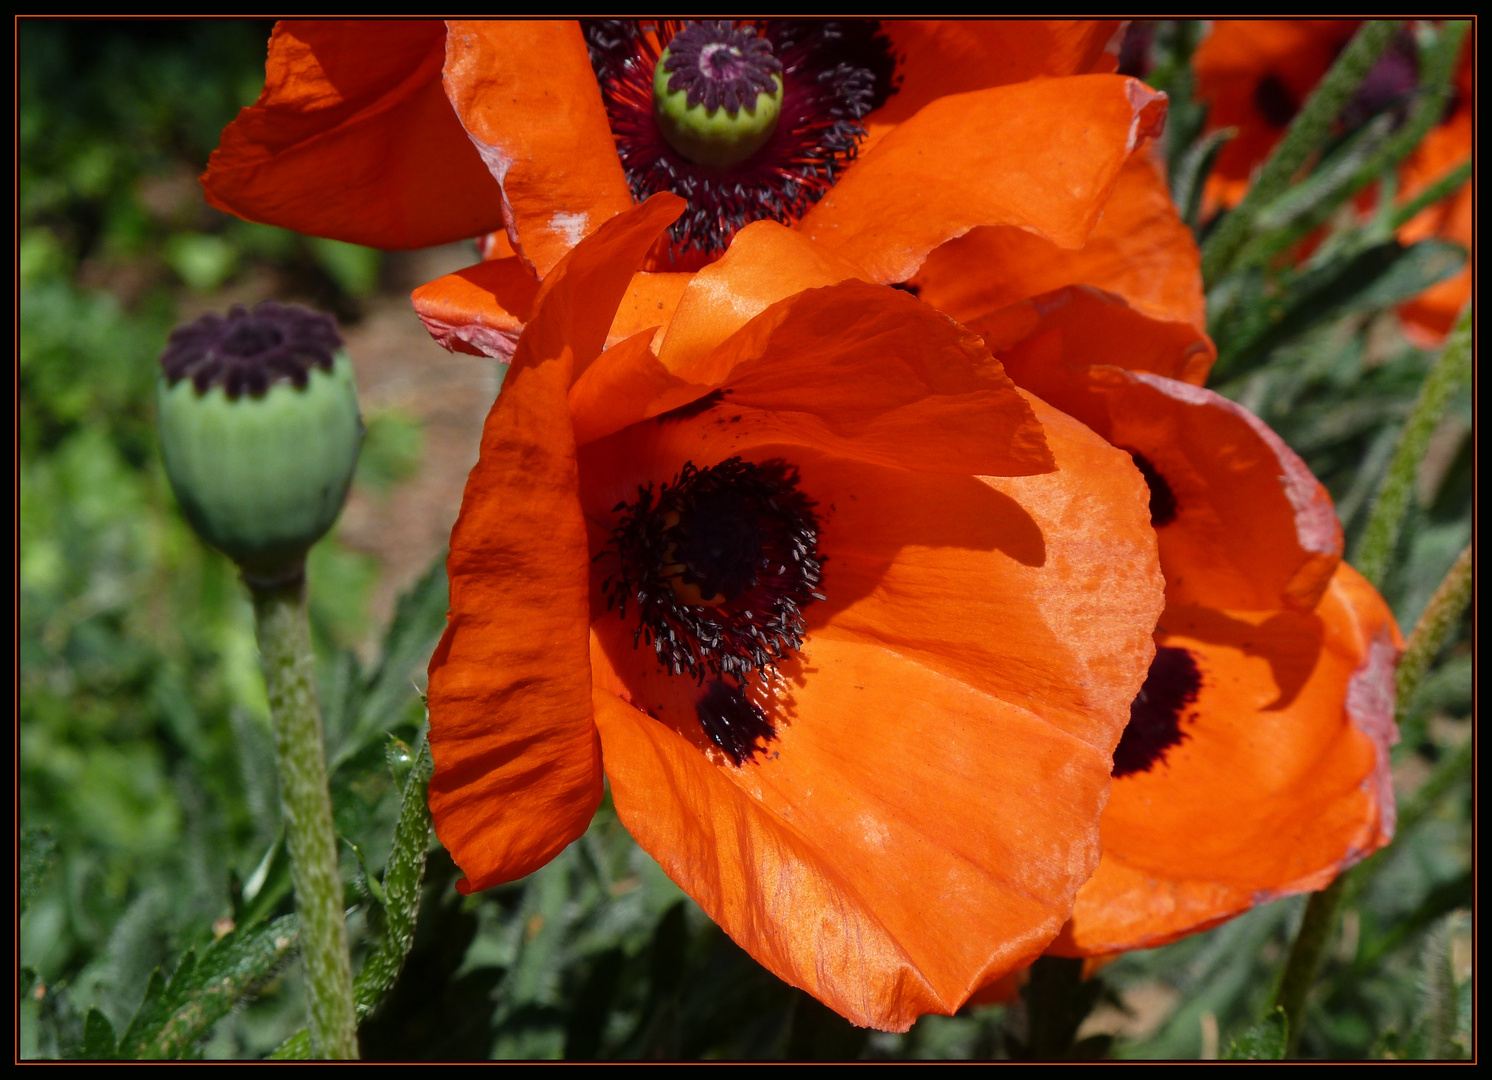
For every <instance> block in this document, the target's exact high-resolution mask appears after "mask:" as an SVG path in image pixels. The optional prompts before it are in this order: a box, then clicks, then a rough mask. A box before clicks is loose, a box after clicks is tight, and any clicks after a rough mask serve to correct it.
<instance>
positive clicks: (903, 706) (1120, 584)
mask: <svg viewBox="0 0 1492 1080" xmlns="http://www.w3.org/2000/svg"><path fill="white" fill-rule="evenodd" d="M1033 407H1035V408H1036V409H1037V410H1038V411H1039V412H1040V414H1041V417H1042V421H1043V423H1045V424H1046V425H1047V426H1048V429H1049V430H1056V431H1059V432H1060V444H1059V445H1060V449H1059V450H1058V462H1059V464H1060V465H1062V466H1063V471H1061V472H1059V473H1053V474H1049V475H1047V476H1040V477H1029V478H1020V479H1012V480H1000V481H988V480H986V481H983V482H981V481H980V480H979V479H976V478H973V477H953V476H927V475H918V474H911V473H907V472H904V471H901V470H893V469H885V468H877V467H874V466H868V465H865V464H863V463H859V462H853V461H846V460H844V459H837V458H834V457H832V456H825V455H823V454H819V453H813V452H805V451H799V452H798V457H797V459H796V460H794V461H793V464H795V465H798V466H800V467H801V470H802V490H803V491H805V492H806V493H810V494H811V495H812V496H813V497H815V498H817V499H818V500H819V502H820V505H821V507H823V508H824V530H825V531H824V536H823V542H822V549H823V551H824V552H825V555H826V557H827V561H826V563H825V566H826V576H825V581H824V588H825V590H826V592H827V594H828V596H829V600H828V601H827V602H825V603H822V604H819V605H815V606H814V607H811V608H809V609H807V612H806V614H807V615H808V616H809V619H810V633H809V638H808V640H807V642H806V643H805V645H804V648H803V650H802V652H801V653H800V654H799V655H798V656H796V657H794V658H793V659H792V660H790V661H787V662H785V663H783V664H782V665H781V671H782V680H783V681H781V682H780V683H777V684H776V685H775V699H774V700H773V701H772V703H771V708H772V711H773V719H774V720H776V721H777V725H776V726H777V731H776V736H775V738H774V739H773V740H772V741H771V742H770V743H769V744H768V745H767V748H766V749H765V750H764V751H763V753H762V754H761V755H760V756H758V757H757V758H756V760H755V761H754V762H751V763H749V764H747V765H745V766H743V767H741V768H734V767H731V766H729V765H727V764H725V763H724V761H723V759H721V758H720V757H719V755H718V753H716V754H713V755H712V753H711V752H710V750H708V749H707V748H706V747H707V745H708V744H704V743H703V740H702V738H701V737H700V736H699V735H698V732H697V731H695V732H694V733H693V735H694V737H692V738H691V737H690V731H689V725H690V724H691V722H692V712H686V713H685V715H682V716H677V717H676V716H674V715H673V713H674V712H675V711H677V708H678V707H679V706H681V705H682V706H683V707H684V708H685V709H688V707H689V706H690V695H691V694H692V693H693V692H694V687H693V685H692V684H691V683H689V682H687V681H686V680H679V679H677V678H672V677H669V676H665V675H662V674H660V673H658V672H657V671H656V662H655V661H654V660H653V658H652V654H651V651H650V650H642V651H639V650H637V649H635V648H634V643H633V639H632V633H631V629H630V627H629V626H628V624H626V623H625V622H624V621H623V620H621V619H619V618H617V616H616V615H615V614H614V613H611V612H598V614H597V620H598V621H597V623H596V624H595V627H594V631H595V634H596V641H597V653H596V654H595V655H596V656H597V659H596V664H597V673H598V679H599V680H600V681H601V682H602V683H603V685H608V686H609V688H610V689H612V690H615V691H619V692H621V693H622V694H624V695H626V697H627V698H628V699H629V701H628V702H627V703H623V702H621V701H618V700H616V699H615V698H611V697H610V695H607V697H608V698H609V700H610V702H611V705H610V707H609V708H603V707H602V706H601V705H600V704H599V703H598V705H597V723H598V726H599V727H600V729H601V738H602V744H603V756H604V759H605V763H606V770H607V776H608V778H609V780H610V783H611V790H612V794H613V798H614V800H615V803H616V806H617V811H618V814H619V815H620V816H621V818H622V820H623V822H624V824H626V826H627V828H628V829H629V830H630V831H631V832H632V833H633V835H634V836H635V837H636V838H637V840H638V842H639V843H640V844H642V846H643V847H644V849H645V850H648V851H649V852H650V853H651V854H653V855H654V857H655V858H657V859H659V861H660V864H661V865H662V866H663V867H664V869H665V870H666V871H667V872H668V873H669V874H670V875H671V876H672V877H674V879H675V880H676V881H678V882H679V883H680V884H681V885H682V886H683V887H684V888H685V889H686V890H687V891H688V892H689V893H690V894H691V895H692V896H694V897H695V898H696V899H697V900H698V901H699V902H700V904H701V906H702V907H704V909H705V910H706V911H707V912H708V913H709V914H710V915H711V917H712V918H714V919H715V920H716V921H717V922H719V923H720V924H721V925H722V927H723V928H724V929H726V931H727V932H728V933H729V934H731V936H732V937H733V938H735V940H737V941H738V942H739V943H740V944H741V945H742V946H743V947H744V948H746V949H747V951H748V952H750V953H751V954H752V955H753V956H755V957H756V958H757V959H758V960H759V961H761V962H762V963H763V964H765V965H766V966H768V967H769V968H770V969H771V970H773V971H774V972H775V973H776V974H778V975H779V976H780V977H782V978H784V979H786V980H787V981H788V982H791V983H793V984H794V985H798V986H802V987H803V988H805V989H807V990H809V991H810V992H811V993H813V994H815V995H816V996H818V997H819V998H820V999H821V1000H824V1001H825V1002H827V1003H828V1004H829V1005H830V1006H831V1007H833V1008H835V1009H836V1010H838V1011H840V1012H841V1013H842V1014H844V1015H845V1016H848V1017H849V1018H850V1019H852V1020H853V1021H854V1022H856V1023H860V1024H869V1025H871V1026H875V1027H880V1028H885V1029H889V1030H904V1029H905V1028H906V1027H907V1025H908V1024H909V1023H910V1022H911V1020H913V1019H914V1018H915V1017H916V1016H917V1015H918V1014H920V1013H923V1012H943V1013H947V1012H951V1011H953V1010H954V1009H955V1008H957V1007H958V1006H959V1005H960V1004H961V1003H962V1002H963V1000H964V999H965V998H966V997H967V996H968V995H969V994H970V993H971V992H972V991H973V990H974V989H975V988H977V987H978V986H981V985H983V984H985V983H987V982H989V981H991V980H993V979H995V978H998V977H999V976H1001V975H1004V974H1006V973H1008V972H1010V971H1013V970H1015V969H1017V968H1019V967H1021V966H1022V965H1024V964H1025V963H1027V962H1028V961H1029V959H1030V957H1031V956H1032V949H1033V948H1036V947H1039V944H1040V942H1042V941H1043V939H1045V938H1046V937H1047V935H1049V934H1051V933H1053V931H1054V929H1055V923H1054V922H1053V916H1054V915H1055V916H1056V918H1057V919H1061V918H1063V917H1064V916H1063V914H1062V913H1063V911H1064V907H1065V904H1066V899H1065V898H1066V897H1067V896H1068V895H1070V893H1069V891H1068V890H1069V889H1070V888H1072V886H1073V884H1074V883H1076V882H1080V881H1082V880H1083V879H1084V878H1085V876H1086V874H1087V872H1088V871H1087V867H1088V866H1089V865H1090V864H1091V860H1092V859H1093V858H1094V855H1095V849H1094V848H1093V847H1092V846H1091V844H1090V841H1089V840H1088V839H1087V837H1086V835H1085V833H1086V826H1085V825H1084V822H1086V821H1087V820H1088V815H1090V814H1092V813H1093V812H1094V811H1095V810H1096V809H1097V808H1098V807H1100V806H1101V804H1102V802H1103V789H1104V788H1105V787H1106V786H1107V784H1108V780H1107V772H1108V768H1109V765H1108V761H1109V752H1110V749H1111V748H1112V746H1113V744H1114V743H1115V742H1116V741H1117V739H1118V735H1119V732H1120V730H1121V729H1122V727H1123V725H1124V723H1125V722H1126V720H1127V719H1128V707H1129V701H1130V699H1131V698H1132V696H1133V693H1134V691H1135V690H1136V689H1137V688H1138V686H1139V683H1140V681H1141V680H1142V678H1143V676H1144V671H1145V670H1146V669H1147V668H1148V666H1149V661H1150V656H1151V653H1152V651H1153V647H1152V643H1151V640H1150V634H1149V628H1150V627H1151V626H1152V625H1153V622H1152V620H1153V619H1154V618H1155V617H1156V613H1157V611H1158V608H1159V606H1160V592H1161V582H1160V578H1159V575H1158V573H1157V572H1156V569H1155V564H1154V562H1153V558H1154V555H1153V551H1154V548H1153V544H1154V539H1153V533H1152V532H1151V530H1150V529H1149V526H1148V522H1147V520H1146V516H1145V513H1144V500H1143V487H1142V482H1141V481H1140V479H1139V477H1138V475H1136V474H1135V473H1134V472H1133V470H1132V469H1131V467H1130V466H1129V464H1128V462H1127V461H1126V460H1125V459H1124V457H1123V455H1121V454H1120V453H1118V452H1117V451H1115V450H1114V449H1113V448H1112V447H1109V446H1107V445H1105V444H1104V443H1103V442H1102V441H1101V440H1100V439H1098V438H1097V437H1096V436H1094V435H1093V434H1092V433H1091V432H1089V431H1087V429H1085V428H1083V427H1082V426H1081V425H1079V424H1077V423H1075V422H1073V421H1072V420H1070V419H1068V418H1066V417H1063V416H1061V415H1060V414H1058V413H1056V412H1055V411H1054V410H1050V409H1046V408H1045V407H1044V406H1041V405H1040V404H1039V403H1033ZM690 424H698V425H700V426H701V427H708V424H707V423H706V422H705V421H704V418H703V417H702V416H701V417H695V418H691V419H690V420H687V421H681V422H679V423H677V424H674V425H671V428H672V429H673V430H680V431H681V430H682V429H684V428H685V427H687V426H688V425H690ZM679 441H680V442H681V443H687V441H688V440H687V439H685V438H683V436H680V437H679ZM634 452H636V453H637V454H638V456H639V457H651V456H653V455H652V454H651V453H650V452H648V451H644V450H641V449H638V450H635V451H634ZM670 467H671V464H670V463H667V462H665V463H663V464H662V468H663V470H665V471H666V470H667V469H668V468H670ZM1116 536H1119V537H1121V539H1120V541H1119V542H1118V543H1116V542H1115V537H1116ZM1097 595H1103V596H1104V597H1105V600H1104V603H1103V604H1094V603H1093V602H1092V601H1091V599H1090V598H1091V597H1094V596H1097ZM971 598H972V600H973V601H974V602H975V603H976V605H977V606H975V607H972V608H971V607H970V606H969V605H970V602H971ZM951 613H956V614H951ZM908 618H910V619H911V621H910V622H908V621H907V620H908ZM993 627H1000V628H1001V629H1000V631H999V632H998V633H992V632H991V628H993ZM1016 627H1019V628H1021V630H1020V632H1016V630H1015V629H1014V628H1016ZM607 669H609V670H607ZM644 709H646V710H648V711H650V712H652V713H654V714H655V715H656V716H657V717H658V719H654V718H652V717H651V716H649V715H646V714H645V712H644V711H643V710H644ZM695 727H696V728H697V724H695ZM992 805H993V806H998V812H991V807H992ZM928 882H935V883H937V884H936V885H935V889H936V895H937V898H938V902H937V903H936V904H934V905H929V904H927V902H926V899H927V894H926V889H927V883H928ZM917 883H921V884H920V885H918V884H917ZM914 886H915V887H914Z"/></svg>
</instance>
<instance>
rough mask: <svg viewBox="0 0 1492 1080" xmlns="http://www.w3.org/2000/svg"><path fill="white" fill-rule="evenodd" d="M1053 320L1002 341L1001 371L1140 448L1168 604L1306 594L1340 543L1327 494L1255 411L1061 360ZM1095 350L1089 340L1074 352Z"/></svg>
mask: <svg viewBox="0 0 1492 1080" xmlns="http://www.w3.org/2000/svg"><path fill="white" fill-rule="evenodd" d="M1061 335H1062V331H1060V330H1054V331H1052V332H1050V333H1047V334H1037V335H1035V336H1033V337H1032V338H1030V339H1028V340H1027V341H1026V342H1024V343H1022V346H1019V347H1017V349H1014V350H1011V351H1010V352H1007V353H1003V354H1002V355H1004V356H1006V357H1007V360H1008V362H1009V364H1010V368H1009V370H1010V372H1011V375H1012V377H1013V378H1015V379H1017V380H1018V381H1019V382H1020V384H1021V385H1023V386H1026V387H1029V388H1030V389H1031V390H1032V391H1033V392H1035V393H1037V394H1040V395H1041V396H1042V397H1043V398H1044V399H1045V400H1047V401H1049V402H1051V403H1052V404H1053V405H1055V406H1056V407H1057V408H1059V409H1062V410H1064V411H1066V412H1068V413H1069V414H1071V415H1072V416H1075V417H1077V418H1078V419H1079V420H1081V421H1083V423H1085V424H1087V425H1088V426H1089V427H1091V428H1092V429H1093V430H1094V431H1096V432H1098V433H1099V434H1100V435H1102V436H1103V437H1104V438H1106V439H1108V440H1109V441H1110V442H1112V443H1113V444H1114V445H1115V446H1117V447H1120V448H1121V449H1123V450H1126V451H1129V452H1131V453H1137V454H1140V455H1142V456H1143V457H1144V458H1145V459H1146V461H1147V462H1148V463H1149V464H1150V466H1151V467H1153V468H1154V470H1155V471H1156V472H1157V473H1158V474H1159V475H1160V477H1161V478H1162V479H1163V480H1164V482H1165V484H1166V487H1167V488H1168V489H1169V491H1170V494H1171V496H1172V498H1173V499H1174V504H1175V511H1174V519H1173V520H1171V521H1170V522H1169V523H1166V524H1161V525H1158V527H1157V531H1158V533H1159V535H1160V561H1161V568H1162V569H1163V570H1164V571H1165V575H1166V599H1167V602H1168V603H1170V604H1173V605H1181V604H1198V605H1205V606H1208V607H1213V608H1221V609H1247V610H1266V609H1272V608H1276V607H1280V606H1286V607H1294V608H1298V609H1301V610H1307V611H1308V610H1310V609H1311V608H1313V607H1315V606H1316V603H1317V601H1318V600H1319V599H1320V597H1321V593H1322V591H1323V590H1324V589H1325V588H1326V585H1327V582H1328V581H1329V580H1330V579H1331V576H1332V574H1333V572H1334V571H1335V569H1336V566H1337V563H1338V561H1339V560H1340V559H1341V555H1342V527H1341V524H1340V522H1338V520H1337V516H1336V511H1335V509H1334V508H1333V506H1332V503H1331V497H1330V496H1329V495H1328V494H1327V493H1326V489H1325V488H1323V487H1322V486H1321V484H1320V482H1319V481H1318V480H1317V479H1316V478H1315V477H1314V476H1312V475H1311V472H1310V470H1309V469H1308V468H1307V467H1306V465H1305V463H1304V462H1303V461H1301V460H1300V458H1299V457H1297V456H1296V454H1295V452H1294V451H1292V450H1291V449H1290V448H1289V447H1288V446H1286V445H1285V443H1284V441H1283V440H1282V439H1281V438H1280V437H1279V436H1278V435H1276V434H1275V433H1274V432H1273V431H1271V430H1270V429H1269V427H1268V426H1267V425H1266V424H1265V423H1264V422H1263V421H1262V420H1260V419H1259V418H1258V417H1256V416H1254V415H1253V414H1252V413H1250V412H1249V411H1248V410H1247V409H1245V408H1243V407H1242V406H1241V405H1237V404H1235V403H1234V402H1231V401H1229V400H1228V399H1227V398H1224V397H1222V396H1221V395H1220V394H1216V393H1214V392H1212V391H1211V390H1205V389H1203V388H1201V387H1199V386H1192V385H1191V384H1189V383H1183V382H1180V381H1177V380H1175V379H1167V378H1164V377H1161V376H1158V375H1152V374H1149V373H1147V372H1140V371H1135V372H1131V371H1123V370H1119V369H1117V368H1113V367H1104V366H1095V367H1080V368H1077V369H1076V370H1074V367H1075V366H1076V365H1072V366H1069V365H1070V364H1071V361H1070V360H1068V361H1066V362H1064V359H1063V357H1064V353H1065V355H1066V356H1068V357H1070V356H1071V355H1072V354H1071V352H1068V351H1067V350H1066V349H1065V343H1064V342H1062V340H1061ZM1079 355H1080V356H1083V357H1085V358H1087V359H1093V360H1097V359H1100V358H1101V357H1102V352H1101V350H1100V348H1099V347H1098V345H1097V344H1096V343H1095V344H1093V345H1090V346H1087V347H1085V349H1084V350H1083V351H1082V352H1081V353H1079Z"/></svg>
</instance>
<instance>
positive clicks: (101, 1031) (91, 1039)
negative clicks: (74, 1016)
mask: <svg viewBox="0 0 1492 1080" xmlns="http://www.w3.org/2000/svg"><path fill="white" fill-rule="evenodd" d="M75 1056H76V1057H80V1058H83V1059H85V1060H88V1061H110V1060H113V1059H117V1058H118V1057H119V1056H120V1055H119V1047H118V1045H117V1044H116V1043H115V1041H114V1025H113V1024H111V1023H109V1018H108V1017H107V1016H105V1015H104V1014H103V1013H101V1012H99V1011H98V1010H97V1009H89V1010H88V1018H87V1019H86V1020H84V1021H83V1042H82V1045H80V1046H79V1047H78V1051H77V1054H76V1055H75Z"/></svg>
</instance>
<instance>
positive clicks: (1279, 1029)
mask: <svg viewBox="0 0 1492 1080" xmlns="http://www.w3.org/2000/svg"><path fill="white" fill-rule="evenodd" d="M1289 1033H1290V1025H1289V1022H1288V1021H1287V1020H1286V1019H1285V1010H1284V1009H1280V1008H1276V1009H1275V1010H1274V1011H1273V1012H1272V1013H1270V1014H1269V1015H1268V1016H1266V1017H1265V1018H1264V1019H1263V1020H1260V1021H1259V1022H1258V1023H1257V1024H1255V1025H1254V1026H1253V1027H1251V1028H1249V1029H1248V1030H1247V1031H1245V1032H1244V1033H1243V1034H1242V1035H1240V1036H1238V1038H1236V1039H1234V1040H1233V1041H1232V1042H1230V1043H1229V1044H1228V1049H1227V1050H1226V1051H1224V1052H1223V1059H1224V1060H1225V1061H1283V1060H1284V1058H1285V1045H1286V1039H1287V1036H1288V1035H1289Z"/></svg>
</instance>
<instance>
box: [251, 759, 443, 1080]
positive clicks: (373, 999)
mask: <svg viewBox="0 0 1492 1080" xmlns="http://www.w3.org/2000/svg"><path fill="white" fill-rule="evenodd" d="M434 768H435V763H434V762H433V761H432V760H431V758H430V744H429V743H428V742H423V743H421V745H420V749H419V753H418V754H416V755H415V759H414V766H413V768H412V769H411V770H410V772H409V776H408V779H407V780H406V781H405V783H404V800H403V804H402V806H401V808H400V810H399V823H398V824H397V825H396V826H395V827H394V844H393V847H392V849H391V850H390V851H389V861H388V865H387V866H386V867H384V871H383V882H382V885H381V886H379V883H378V881H377V880H376V879H375V878H374V877H373V876H372V874H368V868H367V866H366V864H364V863H363V861H362V852H361V851H358V849H357V848H356V847H354V848H353V850H354V851H355V852H357V856H358V863H359V865H360V866H362V869H363V873H365V874H367V881H368V887H369V891H370V892H373V890H374V889H375V887H377V888H378V891H377V892H374V898H375V899H376V900H378V902H379V905H380V906H381V907H382V908H383V911H384V919H383V924H384V930H383V936H382V937H381V938H380V939H379V941H378V944H377V945H376V946H374V948H373V950H372V951H371V952H370V953H369V954H368V957H367V959H366V960H364V961H363V966H362V968H361V970H359V971H358V973H357V978H356V979H355V980H353V984H352V996H353V1001H354V1003H355V1004H356V1006H357V1014H358V1018H359V1019H361V1018H363V1017H366V1016H367V1015H368V1014H369V1013H371V1012H372V1011H373V1010H374V1009H376V1008H377V1007H378V1005H379V1003H380V1002H381V1001H383V999H384V996H385V995H387V994H388V992H389V991H390V990H391V989H393V986H394V983H395V982H396V981H397V980H398V978H399V972H400V971H401V970H403V968H404V961H405V960H406V959H407V958H408V957H409V950H410V948H411V947H412V946H413V945H414V928H415V919H416V917H417V916H418V915H419V910H420V884H421V882H422V881H423V880H424V877H425V855H426V852H427V851H428V849H429V846H430V805H429V802H428V801H427V800H428V794H427V791H426V788H427V787H428V786H429V784H430V774H431V772H433V771H434ZM379 893H381V894H382V895H381V896H380V895H379ZM310 1056H311V1035H310V1032H309V1030H307V1029H304V1028H303V1029H301V1030H300V1031H298V1032H296V1033H295V1034H294V1035H292V1036H291V1037H290V1038H289V1039H286V1040H285V1042H283V1043H282V1044H280V1046H279V1048H278V1049H276V1050H275V1051H274V1052H273V1053H272V1054H270V1057H271V1058H272V1059H275V1060H295V1061H301V1060H305V1059H307V1058H309V1057H310Z"/></svg>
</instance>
